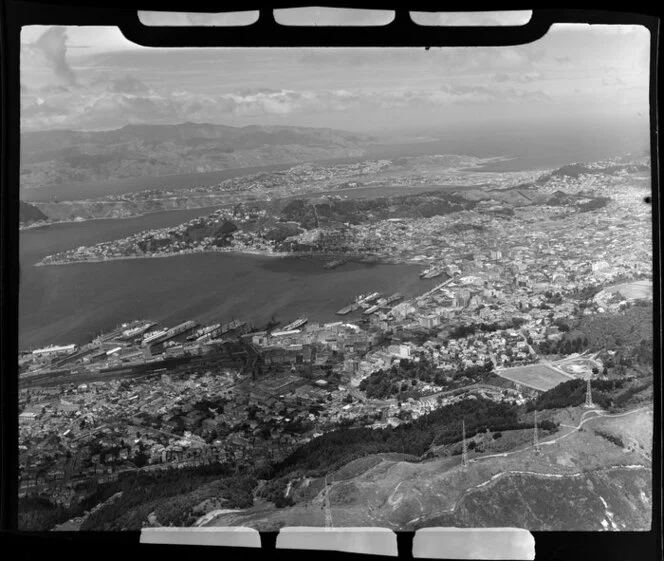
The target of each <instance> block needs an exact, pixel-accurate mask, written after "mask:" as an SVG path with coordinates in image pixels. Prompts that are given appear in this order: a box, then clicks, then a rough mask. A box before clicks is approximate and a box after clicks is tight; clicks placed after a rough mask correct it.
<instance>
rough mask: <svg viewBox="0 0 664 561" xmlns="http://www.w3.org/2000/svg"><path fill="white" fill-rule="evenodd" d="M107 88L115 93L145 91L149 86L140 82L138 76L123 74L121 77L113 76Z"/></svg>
mask: <svg viewBox="0 0 664 561" xmlns="http://www.w3.org/2000/svg"><path fill="white" fill-rule="evenodd" d="M108 90H109V91H111V92H116V93H132V94H134V93H145V92H147V91H149V88H148V87H147V86H146V85H145V84H144V83H143V82H141V81H140V80H139V79H138V78H135V77H133V76H129V75H127V76H123V77H122V78H115V79H114V80H111V83H110V84H109V86H108Z"/></svg>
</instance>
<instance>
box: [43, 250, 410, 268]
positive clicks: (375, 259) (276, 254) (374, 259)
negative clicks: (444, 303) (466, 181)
mask: <svg viewBox="0 0 664 561" xmlns="http://www.w3.org/2000/svg"><path fill="white" fill-rule="evenodd" d="M209 253H221V254H233V255H254V256H257V257H270V258H287V257H293V258H307V257H311V258H317V259H321V260H323V259H326V258H329V257H335V256H334V255H330V254H323V253H321V254H311V253H302V252H288V251H285V252H284V251H265V250H258V249H254V250H252V249H247V250H239V249H232V250H224V249H207V250H205V251H195V250H181V251H179V252H177V253H153V254H149V255H122V256H118V257H103V258H92V259H82V260H80V261H56V262H52V263H42V262H41V261H38V262H37V263H35V264H34V265H33V267H50V266H57V265H76V264H81V263H105V262H107V261H124V260H130V259H166V258H168V257H179V256H181V255H195V254H201V255H203V254H209ZM348 262H356V263H366V264H372V263H381V264H391V265H394V264H399V263H402V264H410V265H416V264H417V263H411V262H409V261H403V262H402V261H398V260H395V259H394V258H391V257H390V256H387V255H383V256H366V257H365V258H357V257H355V258H352V259H348Z"/></svg>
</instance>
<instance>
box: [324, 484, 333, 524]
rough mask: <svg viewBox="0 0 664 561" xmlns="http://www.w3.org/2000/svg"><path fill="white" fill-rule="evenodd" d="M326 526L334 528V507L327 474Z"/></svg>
mask: <svg viewBox="0 0 664 561" xmlns="http://www.w3.org/2000/svg"><path fill="white" fill-rule="evenodd" d="M325 527H326V528H332V508H331V507H330V487H329V483H328V481H327V475H326V476H325Z"/></svg>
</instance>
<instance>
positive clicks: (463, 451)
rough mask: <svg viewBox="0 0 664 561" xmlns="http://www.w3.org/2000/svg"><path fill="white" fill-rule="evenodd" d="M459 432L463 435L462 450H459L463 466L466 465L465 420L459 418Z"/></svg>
mask: <svg viewBox="0 0 664 561" xmlns="http://www.w3.org/2000/svg"><path fill="white" fill-rule="evenodd" d="M461 434H462V437H463V444H462V452H461V463H462V464H463V467H466V466H467V465H468V443H467V442H466V420H465V419H462V420H461Z"/></svg>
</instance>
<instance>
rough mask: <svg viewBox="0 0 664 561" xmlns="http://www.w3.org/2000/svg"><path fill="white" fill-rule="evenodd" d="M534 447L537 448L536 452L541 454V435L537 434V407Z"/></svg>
mask: <svg viewBox="0 0 664 561" xmlns="http://www.w3.org/2000/svg"><path fill="white" fill-rule="evenodd" d="M533 447H534V448H535V454H539V453H540V451H541V450H540V443H539V436H538V434H537V409H535V431H534V432H533Z"/></svg>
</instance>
